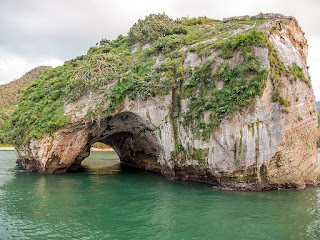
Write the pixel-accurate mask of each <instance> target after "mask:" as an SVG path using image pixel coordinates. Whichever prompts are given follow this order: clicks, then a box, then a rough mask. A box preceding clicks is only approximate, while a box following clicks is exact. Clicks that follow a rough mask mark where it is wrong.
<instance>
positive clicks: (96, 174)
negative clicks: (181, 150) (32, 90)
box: [0, 153, 320, 239]
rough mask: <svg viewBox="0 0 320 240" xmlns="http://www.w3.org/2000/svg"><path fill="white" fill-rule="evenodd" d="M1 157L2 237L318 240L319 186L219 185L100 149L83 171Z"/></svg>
mask: <svg viewBox="0 0 320 240" xmlns="http://www.w3.org/2000/svg"><path fill="white" fill-rule="evenodd" d="M1 156H3V155H1V154H0V167H1V169H2V170H1V172H0V232H1V237H0V238H3V239H10V238H11V239H81V238H84V239H320V187H314V188H309V189H307V190H305V191H270V192H253V193H252V192H224V191H216V190H213V189H212V188H211V187H210V186H208V185H204V184H197V183H189V182H179V181H177V182H174V181H168V180H167V179H165V178H164V177H161V176H159V175H156V174H152V173H147V172H143V171H140V170H133V169H128V168H123V167H121V166H120V165H119V161H118V160H117V159H116V158H115V159H114V158H112V157H114V156H112V155H109V159H107V160H106V157H103V156H102V155H101V153H98V154H96V155H95V153H92V154H91V156H90V158H89V159H87V160H85V161H84V162H83V167H84V170H83V171H81V172H70V173H66V174H35V173H28V172H26V171H24V170H22V169H21V168H17V167H16V166H15V164H14V161H13V159H14V157H13V158H12V155H11V156H10V155H8V156H6V157H5V158H4V157H1ZM8 159H10V160H9V161H8ZM8 175H10V177H8Z"/></svg>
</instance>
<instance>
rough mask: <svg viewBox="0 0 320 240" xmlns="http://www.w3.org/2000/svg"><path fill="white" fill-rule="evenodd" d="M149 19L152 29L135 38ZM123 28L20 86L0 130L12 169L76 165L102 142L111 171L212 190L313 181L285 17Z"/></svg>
mask: <svg viewBox="0 0 320 240" xmlns="http://www.w3.org/2000/svg"><path fill="white" fill-rule="evenodd" d="M163 19H164V20H163ZM150 22H151V23H152V24H154V23H157V25H156V26H157V28H155V27H153V28H152V29H155V30H154V31H156V34H153V32H151V33H150V34H149V35H148V38H146V41H145V42H144V41H143V40H141V35H139V34H140V31H141V32H142V33H143V32H144V31H145V29H149V28H148V27H150V26H154V25H150V24H151V23H150ZM165 24H170V25H168V26H169V27H170V29H171V30H170V29H169V30H170V31H169V30H163V29H165V27H163V26H166V25H165ZM130 31H131V32H129V36H128V37H122V36H121V37H119V38H118V39H117V40H115V41H112V42H110V41H106V40H105V41H102V42H101V44H100V47H93V48H91V49H90V50H89V52H88V55H86V56H81V57H78V58H77V59H75V60H71V61H69V62H66V63H65V65H64V66H62V67H58V68H56V69H54V70H52V71H51V72H48V73H47V75H46V76H43V77H41V78H40V79H38V81H37V82H36V83H35V84H33V85H32V86H30V87H29V88H28V89H27V90H26V92H25V93H24V97H23V98H22V100H21V102H20V105H19V107H18V109H17V110H16V112H15V116H16V117H15V119H13V123H12V125H13V129H14V131H13V133H14V134H15V139H14V144H15V147H16V151H17V154H18V160H17V162H18V163H19V164H20V165H22V166H23V167H25V168H26V169H28V170H29V171H37V172H48V173H52V172H65V171H67V170H68V169H77V168H78V167H79V166H80V164H81V161H83V160H84V159H85V158H86V157H87V156H88V155H89V154H90V146H91V145H92V144H93V143H95V142H103V143H105V144H107V145H110V146H111V147H112V148H113V149H114V150H115V151H116V152H117V154H118V155H119V157H120V161H121V162H122V163H123V164H126V165H129V166H133V167H137V168H142V169H146V170H150V171H155V172H159V173H161V174H163V175H166V176H168V177H170V178H172V179H182V180H192V181H201V182H207V183H211V184H214V185H215V186H216V187H218V188H222V189H240V190H270V189H286V188H298V189H301V188H304V187H305V186H307V185H308V184H317V183H318V182H319V179H320V171H319V170H320V169H319V166H318V159H317V150H316V141H317V139H318V138H319V129H318V122H317V111H316V107H315V98H314V94H313V90H312V87H311V84H310V77H309V74H308V70H307V67H306V58H307V50H308V45H307V41H306V39H305V37H304V33H303V32H302V30H301V29H300V27H299V25H298V22H297V21H296V19H295V18H293V17H285V16H283V15H280V14H266V15H258V16H256V17H235V18H230V19H227V20H224V21H217V20H212V19H207V18H199V19H180V20H177V21H171V20H168V18H167V17H165V16H164V15H150V16H148V17H147V18H146V19H145V20H140V21H139V22H138V23H137V24H135V25H134V27H133V28H132V29H131V30H130ZM137 36H138V37H137ZM136 39H138V40H139V41H138V42H136ZM61 89H63V90H61ZM55 91H58V93H57V96H56V95H54V94H55ZM41 106H42V107H41ZM49 107H50V108H49ZM29 109H33V110H29ZM34 109H36V110H34ZM28 111H29V112H28ZM32 111H33V112H32ZM26 112H27V113H26ZM52 113H54V114H52ZM26 114H27V115H26ZM28 114H29V115H28ZM41 114H42V115H41ZM44 114H48V115H47V116H46V118H44V117H43V115H44ZM50 114H52V116H51V115H50Z"/></svg>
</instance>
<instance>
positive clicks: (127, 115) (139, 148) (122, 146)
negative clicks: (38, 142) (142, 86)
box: [70, 112, 162, 170]
mask: <svg viewBox="0 0 320 240" xmlns="http://www.w3.org/2000/svg"><path fill="white" fill-rule="evenodd" d="M97 142H100V143H103V144H106V145H108V146H110V147H111V148H112V149H113V150H114V151H115V153H116V154H117V155H118V156H119V159H120V162H121V164H124V165H127V166H130V167H135V168H140V169H146V170H156V169H159V168H160V165H159V163H158V161H157V159H158V158H159V156H160V154H161V151H162V148H161V146H160V144H159V142H158V139H157V137H156V136H155V134H154V133H153V129H152V126H149V125H148V124H147V122H146V121H144V120H143V119H142V118H141V117H140V116H138V115H137V114H135V113H132V112H122V113H119V114H117V115H115V116H113V117H107V118H105V119H102V120H101V121H99V122H94V123H93V124H92V126H91V128H90V134H89V138H88V142H87V144H86V145H85V146H84V147H83V149H82V150H81V152H80V154H79V155H78V156H77V157H76V159H75V161H74V163H73V165H72V166H71V167H70V169H78V168H79V167H80V165H81V162H82V161H83V160H84V159H85V158H87V157H88V156H89V155H90V151H91V147H92V146H93V145H94V144H95V143H97Z"/></svg>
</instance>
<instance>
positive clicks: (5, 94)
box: [0, 66, 52, 112]
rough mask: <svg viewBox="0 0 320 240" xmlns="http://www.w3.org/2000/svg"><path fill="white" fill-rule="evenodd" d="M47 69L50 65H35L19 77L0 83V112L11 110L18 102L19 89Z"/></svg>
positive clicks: (23, 87)
mask: <svg viewBox="0 0 320 240" xmlns="http://www.w3.org/2000/svg"><path fill="white" fill-rule="evenodd" d="M47 69H52V67H50V66H39V67H36V68H34V69H32V70H30V71H29V72H27V73H26V74H24V75H23V76H22V77H21V78H19V79H17V80H14V81H12V82H10V83H7V84H3V85H0V112H11V111H12V110H13V109H14V108H15V106H16V105H17V104H18V99H19V97H20V95H21V90H23V89H25V88H26V87H27V86H29V85H30V84H31V83H32V82H33V81H34V80H36V79H37V78H38V77H39V76H40V75H41V74H42V73H43V72H44V71H45V70H47Z"/></svg>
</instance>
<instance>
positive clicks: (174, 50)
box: [10, 14, 304, 149]
mask: <svg viewBox="0 0 320 240" xmlns="http://www.w3.org/2000/svg"><path fill="white" fill-rule="evenodd" d="M265 21H266V20H265V19H263V18H261V19H260V18H259V19H250V18H248V19H242V20H232V19H231V20H228V21H218V20H214V19H209V18H206V17H201V18H193V19H187V18H182V19H177V20H172V19H170V18H169V17H167V16H166V15H164V14H158V15H154V14H152V15H149V16H147V17H146V18H145V19H144V20H139V21H138V23H136V24H135V25H134V26H133V27H132V28H131V29H130V31H129V33H128V36H122V35H120V36H119V37H118V38H117V39H115V40H113V41H109V40H106V39H103V40H101V41H100V43H98V44H97V45H96V46H94V47H91V48H90V49H89V50H88V53H87V55H83V56H80V57H77V58H75V59H73V60H70V61H66V62H65V64H64V65H63V66H60V67H57V68H55V69H53V70H51V71H47V72H45V73H44V74H43V75H42V76H41V77H40V78H38V79H37V80H36V81H35V82H34V83H33V84H31V85H30V86H29V87H28V88H27V89H26V90H25V91H24V93H23V96H22V97H21V99H20V104H19V106H18V108H17V109H16V110H15V113H14V114H13V118H12V122H11V134H10V135H11V142H12V143H14V144H21V143H22V142H24V141H28V139H29V138H31V137H32V138H40V137H42V134H43V133H44V132H52V131H55V130H56V129H58V128H61V127H63V126H65V125H68V124H69V118H70V117H71V115H72V114H73V113H72V112H70V113H69V112H68V113H67V112H65V110H64V106H65V105H66V104H69V103H72V102H75V101H77V100H79V98H81V97H87V96H88V94H89V93H90V92H95V93H97V94H101V98H100V99H101V101H100V102H96V105H95V106H91V108H90V109H89V110H88V112H87V117H88V118H87V121H92V120H94V119H97V118H100V117H106V116H108V115H110V114H112V113H113V112H114V111H115V110H117V109H119V110H121V104H122V102H123V101H124V99H125V98H126V97H128V98H130V99H136V98H141V99H144V100H147V99H148V98H151V97H155V96H157V95H166V94H169V93H172V95H174V98H173V99H175V100H174V103H173V104H175V105H176V106H174V107H172V112H171V114H170V118H171V119H172V120H173V121H172V123H178V122H179V121H182V123H183V124H184V126H186V127H190V128H191V129H193V131H195V132H196V133H198V134H199V137H202V138H203V139H208V137H210V136H211V135H212V134H213V133H214V131H215V130H216V129H217V128H218V127H219V124H220V122H221V120H222V119H223V118H225V117H232V115H233V114H234V113H235V112H237V111H242V110H244V109H245V108H246V107H248V106H250V105H251V104H253V103H254V102H255V101H256V99H257V97H259V96H261V94H262V93H263V90H264V88H265V85H266V80H267V78H268V71H267V70H266V69H261V68H260V64H259V61H258V60H257V58H256V57H255V54H254V46H255V47H268V48H269V50H270V49H271V48H272V46H271V44H270V43H269V42H268V40H267V37H266V35H265V34H264V33H263V32H262V31H259V30H257V28H255V27H254V26H259V25H260V24H262V23H264V22H265ZM253 25H254V26H253ZM246 29H247V30H246ZM235 30H237V34H235ZM213 52H217V53H218V57H220V58H223V59H231V58H232V57H233V56H234V54H235V53H237V54H239V56H240V58H241V63H240V64H238V65H236V66H231V65H228V64H222V65H221V64H218V63H215V62H214V60H210V58H208V57H209V56H210V55H212V53H213ZM269 52H271V54H270V62H271V63H270V64H271V73H270V74H271V76H272V79H273V84H274V85H277V89H278V88H280V87H281V81H280V80H277V79H278V77H277V76H278V75H279V74H282V73H283V72H286V71H287V70H285V69H283V64H282V65H281V62H280V60H279V58H278V57H277V55H276V53H275V50H272V51H269ZM190 53H196V54H197V55H198V56H199V57H200V59H201V63H200V65H199V66H196V67H194V68H190V67H188V66H187V64H186V62H185V60H186V57H187V55H188V54H190ZM213 66H215V68H213ZM298 70H299V69H298ZM298 70H294V71H295V75H297V77H298V78H300V79H301V80H303V78H302V76H301V74H300V72H299V71H298ZM303 81H304V80H303ZM217 82H222V83H223V87H222V89H220V90H219V89H217V88H216V83H217ZM183 98H185V99H188V101H187V104H188V105H187V107H188V110H187V111H186V112H181V111H180V110H181V109H180V104H181V103H180V101H181V99H183ZM274 101H279V102H280V103H281V104H282V105H284V106H286V107H287V106H290V102H288V101H286V99H284V98H281V94H280V95H277V94H276V95H275V96H274ZM206 113H208V114H206ZM89 119H90V120H89ZM175 144H176V145H177V146H179V144H181V143H180V142H179V141H176V142H175ZM182 147H183V146H182ZM178 149H181V147H178Z"/></svg>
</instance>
